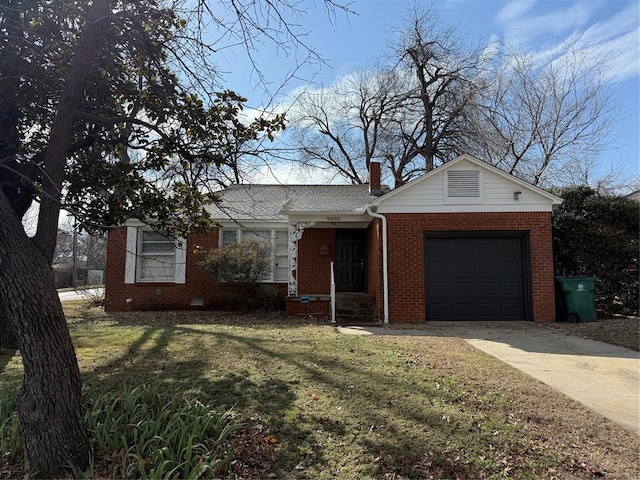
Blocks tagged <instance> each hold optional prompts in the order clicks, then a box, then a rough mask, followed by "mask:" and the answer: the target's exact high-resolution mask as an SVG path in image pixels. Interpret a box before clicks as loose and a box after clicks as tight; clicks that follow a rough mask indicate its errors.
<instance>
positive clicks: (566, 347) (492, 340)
mask: <svg viewBox="0 0 640 480" xmlns="http://www.w3.org/2000/svg"><path fill="white" fill-rule="evenodd" d="M340 330H342V331H344V330H345V328H344V327H341V328H340ZM434 330H435V331H436V332H437V331H439V332H438V333H440V334H446V335H450V336H455V337H459V338H462V339H464V340H465V341H467V342H468V343H470V344H471V345H473V346H474V347H476V348H478V349H480V350H482V351H484V352H486V353H488V354H489V355H492V356H494V357H496V358H497V359H499V360H501V361H503V362H505V363H507V364H509V365H512V366H513V367H515V368H517V369H518V370H521V371H522V372H524V373H526V374H527V375H530V376H531V377H533V378H536V379H538V380H540V381H541V382H543V383H546V384H547V385H549V386H550V387H552V388H554V389H556V390H558V391H560V392H562V393H564V394H565V395H567V396H568V397H571V398H573V399H574V400H577V401H578V402H580V403H582V404H583V405H585V406H586V407H588V408H590V409H591V410H594V411H595V412H598V413H599V414H601V415H603V416H604V417H606V418H608V419H610V420H612V421H614V422H616V423H618V424H620V425H622V426H623V427H625V428H628V429H629V430H632V431H634V432H636V433H637V434H639V435H640V380H639V378H640V355H639V354H638V352H634V351H632V350H628V349H626V348H621V347H616V346H613V345H609V344H606V343H602V342H597V341H594V340H588V339H584V338H579V337H575V336H572V335H567V334H565V333H564V332H560V331H557V330H553V329H550V328H546V327H543V326H541V325H537V324H535V323H532V322H429V325H428V328H427V329H415V330H411V329H402V328H400V329H396V328H382V327H375V328H372V327H366V328H358V329H354V330H352V332H346V331H345V333H358V332H359V333H361V334H374V335H375V334H378V335H380V334H382V335H385V334H386V335H389V334H391V335H403V334H405V335H433V334H434V333H436V332H434Z"/></svg>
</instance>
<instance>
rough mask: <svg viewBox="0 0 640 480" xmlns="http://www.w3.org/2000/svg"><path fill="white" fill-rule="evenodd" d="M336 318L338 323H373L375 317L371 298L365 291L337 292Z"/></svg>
mask: <svg viewBox="0 0 640 480" xmlns="http://www.w3.org/2000/svg"><path fill="white" fill-rule="evenodd" d="M336 319H337V321H338V323H340V324H349V325H372V324H375V323H376V321H377V319H376V311H375V306H374V304H373V298H372V297H371V296H370V295H367V294H366V293H339V294H337V295H336Z"/></svg>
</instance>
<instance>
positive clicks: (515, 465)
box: [0, 307, 640, 480]
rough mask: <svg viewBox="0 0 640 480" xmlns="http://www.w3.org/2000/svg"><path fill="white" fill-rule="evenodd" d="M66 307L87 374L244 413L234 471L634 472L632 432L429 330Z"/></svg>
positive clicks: (529, 475) (9, 367)
mask: <svg viewBox="0 0 640 480" xmlns="http://www.w3.org/2000/svg"><path fill="white" fill-rule="evenodd" d="M74 308H75V307H74ZM69 312H71V311H69ZM74 312H75V313H70V315H69V316H70V318H69V320H70V328H71V332H72V335H73V338H74V342H75V344H76V348H77V351H78V356H79V361H80V365H81V369H82V372H83V376H84V380H85V383H88V384H93V385H100V387H101V388H105V389H118V388H120V387H121V386H122V385H123V384H132V385H133V384H138V383H141V382H144V383H149V384H154V385H161V386H163V387H164V388H167V389H174V390H179V391H183V392H185V394H188V395H196V396H198V397H199V398H201V399H202V400H203V401H205V402H207V403H213V404H216V405H220V406H231V407H233V408H234V409H235V410H236V411H237V412H239V413H241V414H242V415H243V416H244V418H245V419H247V430H246V432H245V434H244V435H242V436H241V437H240V438H237V439H236V440H235V441H236V448H235V449H236V453H237V454H238V455H239V457H240V460H241V462H240V463H241V464H242V465H243V469H242V470H241V471H240V473H241V476H242V477H243V478H269V477H272V478H314V479H315V478H318V479H322V478H326V479H329V478H345V479H347V478H387V479H397V478H450V479H455V478H459V479H471V478H473V479H476V478H477V479H482V478H491V479H499V478H514V479H536V478H545V479H583V478H594V477H598V476H606V478H609V479H614V478H617V479H625V480H633V479H635V478H640V476H639V475H638V472H639V471H640V462H639V460H638V452H639V451H640V438H639V437H638V436H637V435H635V434H633V433H631V432H629V431H627V430H625V429H623V428H622V427H619V426H618V425H616V424H614V423H612V422H610V421H609V420H607V419H605V418H603V417H601V416H599V415H597V414H595V413H593V412H591V411H590V410H587V409H586V408H584V407H582V406H581V405H580V404H578V403H576V402H574V401H572V400H570V399H568V398H566V397H564V396H562V395H560V394H558V393H557V392H555V391H554V390H552V389H551V388H549V387H547V386H546V385H544V384H542V383H540V382H537V381H535V380H532V379H531V378H529V377H527V376H526V375H524V374H523V373H521V372H519V371H517V370H515V369H514V368H511V367H509V366H507V365H505V364H503V363H501V362H500V361H498V360H496V359H494V358H493V357H490V356H488V355H486V354H484V353H482V352H480V351H478V350H476V349H474V348H473V347H471V346H469V345H468V344H467V343H465V342H464V341H462V340H460V339H457V338H451V337H444V336H439V335H438V333H437V332H436V331H435V330H434V331H433V332H432V333H430V332H426V333H427V335H424V336H349V335H343V334H340V333H338V332H337V331H336V330H335V329H334V328H332V327H329V326H326V325H320V324H314V323H306V322H304V321H301V320H291V319H286V318H282V317H278V316H270V317H264V316H257V315H253V316H251V315H249V316H236V315H230V314H217V313H172V312H156V313H135V314H109V315H105V314H104V313H102V312H101V311H99V310H95V311H92V312H86V311H85V312H83V311H82V308H81V307H78V308H76V310H75V311H74ZM440 335H441V334H440ZM0 362H1V363H0V365H5V364H6V365H5V369H4V371H3V373H2V374H0V388H1V386H2V385H3V384H5V385H6V384H8V383H15V382H16V381H18V374H19V370H20V366H19V358H17V357H14V358H6V357H5V358H3V357H2V356H0ZM251 432H254V433H256V432H257V434H256V435H255V437H256V438H257V439H258V440H257V441H256V440H252V438H253V437H254V435H253V434H252V433H251Z"/></svg>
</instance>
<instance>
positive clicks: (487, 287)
mask: <svg viewBox="0 0 640 480" xmlns="http://www.w3.org/2000/svg"><path fill="white" fill-rule="evenodd" d="M476 291H477V294H478V295H497V294H498V293H499V292H498V284H497V283H496V282H492V281H487V282H479V283H478V284H477V287H476Z"/></svg>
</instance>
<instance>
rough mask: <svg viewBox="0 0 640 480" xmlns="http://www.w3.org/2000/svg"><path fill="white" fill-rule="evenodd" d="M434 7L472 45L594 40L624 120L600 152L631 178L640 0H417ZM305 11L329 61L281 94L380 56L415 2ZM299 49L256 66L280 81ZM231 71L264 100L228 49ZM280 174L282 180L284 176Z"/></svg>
mask: <svg viewBox="0 0 640 480" xmlns="http://www.w3.org/2000/svg"><path fill="white" fill-rule="evenodd" d="M415 3H416V4H417V5H419V6H422V4H423V3H424V7H425V8H427V7H429V6H431V8H432V9H433V10H434V11H436V12H437V14H438V16H439V17H440V19H441V21H442V22H443V23H444V24H445V25H446V26H450V27H455V28H456V29H458V31H459V32H460V33H462V34H465V35H466V39H467V41H468V42H469V43H470V44H473V45H485V44H489V43H490V42H491V41H493V40H495V39H501V40H503V41H505V42H506V43H509V44H513V45H515V46H518V47H522V48H524V49H526V50H531V51H545V50H546V49H550V48H552V47H553V46H554V45H557V44H558V43H560V42H564V41H568V42H571V43H576V44H577V45H578V46H587V45H588V46H589V47H591V48H592V49H593V50H594V55H595V56H597V57H599V58H597V59H596V61H598V62H603V63H604V64H605V66H606V69H607V72H608V76H609V81H610V87H611V89H612V90H613V93H614V100H615V101H616V102H617V104H618V105H617V106H618V107H619V108H620V114H621V115H620V116H621V119H620V122H619V123H618V125H617V126H616V128H615V131H614V141H615V142H616V145H614V148H612V149H610V150H609V151H607V152H606V153H605V155H603V157H602V159H601V168H602V170H603V171H606V170H607V169H609V168H612V167H615V166H618V165H624V166H625V168H626V174H627V176H629V177H632V176H637V175H638V173H639V161H638V159H639V142H640V140H639V136H640V126H639V109H640V98H639V91H640V87H639V81H638V80H639V76H640V33H639V26H640V2H638V0H440V1H439V2H435V3H433V4H431V3H430V2H420V1H419V0H418V1H416V2H415ZM301 5H302V7H303V8H305V9H306V10H307V14H306V15H304V16H302V17H300V18H297V19H294V22H295V23H298V24H299V25H298V26H297V31H298V32H307V33H308V35H306V36H304V37H303V39H304V41H305V42H306V43H307V44H308V45H310V46H312V47H313V48H314V49H315V50H316V51H318V53H320V54H321V55H322V56H323V57H324V58H326V59H327V62H328V65H318V64H310V65H308V66H306V67H305V68H303V69H302V70H300V71H299V72H298V73H297V76H298V77H299V79H294V80H292V81H290V82H289V83H288V84H286V85H285V86H284V87H283V88H282V90H281V93H283V94H286V93H287V92H292V91H295V90H296V89H298V88H300V87H301V86H303V85H305V84H306V83H308V81H309V80H312V81H314V82H315V83H317V84H319V85H324V86H327V85H330V84H331V83H333V82H334V81H335V80H336V79H337V78H338V77H340V76H342V75H347V74H349V73H351V72H353V71H355V70H357V69H359V68H361V67H366V66H368V65H371V64H372V63H374V62H375V61H376V60H377V59H380V58H381V57H382V55H383V54H384V50H385V47H386V46H387V45H388V44H389V43H390V42H392V41H393V39H394V36H395V31H396V30H395V29H396V27H398V26H400V25H402V20H403V19H404V18H406V16H407V14H408V10H409V9H410V8H411V7H412V6H413V5H414V1H413V0H411V1H405V0H354V1H353V2H352V3H351V4H350V6H349V7H350V8H351V9H352V10H354V11H355V14H352V15H348V16H345V15H344V14H343V13H342V12H338V13H337V14H336V16H335V17H332V16H330V15H328V14H327V12H326V10H325V9H324V4H323V1H322V0H314V1H311V0H303V1H301ZM301 53H302V52H296V51H292V52H288V53H286V52H283V51H282V50H278V49H276V48H274V47H273V46H271V45H268V44H266V45H264V46H263V47H261V48H260V52H259V55H258V56H257V57H259V68H260V69H261V71H262V72H263V74H264V75H265V77H266V79H267V80H268V81H270V82H272V84H271V88H273V89H275V87H277V86H279V85H280V83H281V82H282V81H283V79H284V78H286V77H287V74H288V73H289V72H291V70H292V68H293V66H294V65H295V63H296V60H297V58H298V57H300V55H301ZM218 61H219V62H220V66H221V67H222V68H223V69H225V70H227V71H228V73H227V74H226V75H225V77H224V85H225V86H226V87H228V88H231V89H234V90H236V91H237V92H239V93H241V94H242V95H244V96H245V97H248V99H249V104H250V105H252V106H256V107H259V106H260V105H262V104H263V103H264V102H266V101H267V100H268V98H269V95H268V94H266V93H265V91H264V87H262V86H260V85H257V81H256V80H257V79H256V77H255V75H254V74H253V75H252V73H251V68H250V63H249V62H248V61H247V60H246V57H245V56H244V55H243V54H242V53H240V52H237V53H234V52H232V51H229V50H224V51H222V53H221V56H220V58H219V59H218ZM280 180H281V181H282V180H284V179H280Z"/></svg>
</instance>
